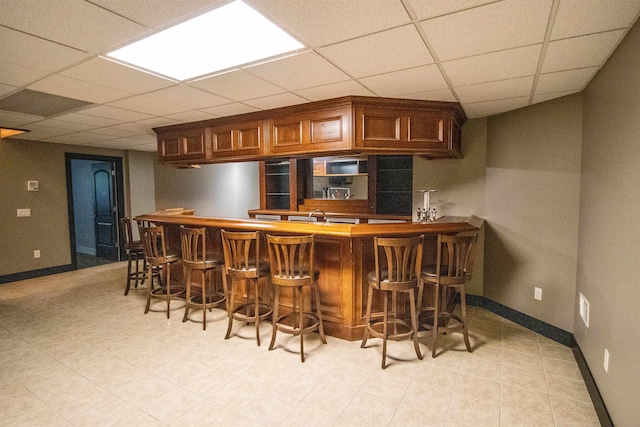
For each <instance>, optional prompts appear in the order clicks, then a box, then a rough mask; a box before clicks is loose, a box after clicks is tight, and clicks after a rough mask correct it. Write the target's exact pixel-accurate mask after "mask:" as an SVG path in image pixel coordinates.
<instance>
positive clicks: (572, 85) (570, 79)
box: [536, 67, 598, 95]
mask: <svg viewBox="0 0 640 427" xmlns="http://www.w3.org/2000/svg"><path fill="white" fill-rule="evenodd" d="M596 71H598V67H592V68H582V69H579V70H570V71H559V72H556V73H549V74H541V75H540V77H539V78H538V84H537V85H536V95H540V94H545V93H550V92H566V91H581V90H582V89H584V87H585V86H586V85H587V83H588V82H589V80H591V78H592V77H593V75H594V74H595V73H596Z"/></svg>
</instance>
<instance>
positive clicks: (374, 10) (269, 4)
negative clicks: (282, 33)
mask: <svg viewBox="0 0 640 427" xmlns="http://www.w3.org/2000/svg"><path fill="white" fill-rule="evenodd" d="M251 3H254V4H256V5H257V6H258V10H261V11H264V12H265V13H263V14H264V15H265V16H266V17H267V18H269V19H271V20H272V21H273V22H274V23H276V24H277V25H279V26H280V27H281V28H283V29H285V30H286V31H289V32H290V33H291V34H292V35H293V36H294V37H296V38H297V39H298V40H299V41H300V42H302V43H306V44H307V46H309V47H319V46H325V45H328V44H332V43H336V42H340V41H344V40H349V39H352V38H356V37H360V36H363V35H366V34H372V33H376V32H378V31H384V30H388V29H389V28H394V27H398V26H400V25H403V24H408V23H409V22H410V17H409V15H408V14H407V12H406V10H405V9H404V6H403V5H402V2H400V1H389V0H332V1H317V0H295V1H282V0H252V1H251Z"/></svg>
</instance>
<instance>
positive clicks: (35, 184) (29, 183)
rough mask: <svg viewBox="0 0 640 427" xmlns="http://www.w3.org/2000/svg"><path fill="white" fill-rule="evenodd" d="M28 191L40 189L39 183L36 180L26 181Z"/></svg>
mask: <svg viewBox="0 0 640 427" xmlns="http://www.w3.org/2000/svg"><path fill="white" fill-rule="evenodd" d="M27 190H28V191H40V183H39V182H38V181H27Z"/></svg>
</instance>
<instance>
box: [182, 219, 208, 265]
mask: <svg viewBox="0 0 640 427" xmlns="http://www.w3.org/2000/svg"><path fill="white" fill-rule="evenodd" d="M180 242H181V247H182V263H183V265H184V266H188V267H190V268H194V269H205V268H206V259H207V230H206V228H204V227H201V228H190V227H185V226H184V225H181V226H180Z"/></svg>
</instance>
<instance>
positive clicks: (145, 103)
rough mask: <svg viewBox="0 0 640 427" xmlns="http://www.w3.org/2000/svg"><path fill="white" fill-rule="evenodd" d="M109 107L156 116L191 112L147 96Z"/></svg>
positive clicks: (136, 97) (130, 98)
mask: <svg viewBox="0 0 640 427" xmlns="http://www.w3.org/2000/svg"><path fill="white" fill-rule="evenodd" d="M109 106H111V107H117V108H122V109H125V110H132V111H138V112H140V113H142V112H147V113H150V114H154V115H156V116H164V115H167V114H173V113H180V112H182V111H187V110H189V107H187V106H184V105H182V104H177V103H168V102H161V101H158V100H155V99H152V98H149V97H148V96H145V95H137V96H132V97H129V98H126V99H121V100H119V101H114V102H110V103H109Z"/></svg>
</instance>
